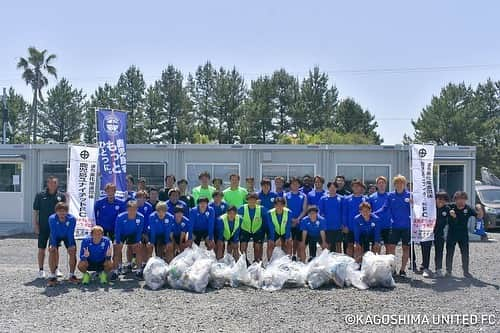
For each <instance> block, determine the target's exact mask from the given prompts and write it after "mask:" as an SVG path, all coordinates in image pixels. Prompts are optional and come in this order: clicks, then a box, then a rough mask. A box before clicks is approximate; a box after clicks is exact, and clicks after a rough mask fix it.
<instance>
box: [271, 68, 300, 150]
mask: <svg viewBox="0 0 500 333" xmlns="http://www.w3.org/2000/svg"><path fill="white" fill-rule="evenodd" d="M271 81H272V85H273V90H274V107H275V108H276V112H275V119H274V120H273V123H274V124H275V125H276V132H275V134H274V139H275V140H277V139H278V138H279V137H280V136H281V135H283V134H285V133H288V132H290V131H291V130H292V117H293V115H294V113H296V112H295V110H296V108H297V103H298V100H299V97H300V89H299V82H298V80H297V78H295V77H293V76H292V75H290V74H288V73H287V72H286V70H285V69H280V70H279V71H275V72H274V73H273V76H272V77H271Z"/></svg>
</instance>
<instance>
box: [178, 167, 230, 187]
mask: <svg viewBox="0 0 500 333" xmlns="http://www.w3.org/2000/svg"><path fill="white" fill-rule="evenodd" d="M205 171H206V172H208V173H209V174H210V178H211V179H214V178H221V179H222V181H223V187H227V186H229V176H230V175H231V174H233V173H234V174H237V175H239V174H240V164H239V163H186V179H187V181H188V183H189V188H194V187H196V186H198V185H200V183H199V181H198V176H199V175H200V173H202V172H205Z"/></svg>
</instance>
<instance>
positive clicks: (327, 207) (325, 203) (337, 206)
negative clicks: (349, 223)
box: [319, 182, 344, 253]
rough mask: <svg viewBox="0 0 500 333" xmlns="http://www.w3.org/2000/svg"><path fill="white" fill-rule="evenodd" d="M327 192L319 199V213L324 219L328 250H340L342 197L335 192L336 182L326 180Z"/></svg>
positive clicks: (339, 251) (338, 251)
mask: <svg viewBox="0 0 500 333" xmlns="http://www.w3.org/2000/svg"><path fill="white" fill-rule="evenodd" d="M327 188H328V193H327V194H326V195H325V196H323V197H322V198H321V200H320V201H319V214H320V215H321V217H323V218H324V219H325V226H326V228H325V229H326V230H325V232H326V242H327V243H328V247H329V249H330V251H335V252H337V253H341V252H342V225H343V223H342V221H343V218H344V216H343V209H344V208H343V207H344V199H343V198H342V196H340V195H339V194H337V184H336V183H335V182H328V184H327Z"/></svg>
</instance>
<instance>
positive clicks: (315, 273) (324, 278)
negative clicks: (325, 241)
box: [307, 249, 332, 289]
mask: <svg viewBox="0 0 500 333" xmlns="http://www.w3.org/2000/svg"><path fill="white" fill-rule="evenodd" d="M331 258H332V257H330V255H329V252H328V250H327V249H325V250H323V251H322V252H321V254H320V255H319V256H318V257H315V258H314V259H313V260H311V262H309V264H307V266H308V269H307V284H308V285H309V288H311V289H317V288H319V287H321V286H324V285H326V284H327V283H328V282H329V281H330V273H329V267H330V266H331V265H332V259H331Z"/></svg>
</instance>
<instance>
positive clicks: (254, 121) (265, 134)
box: [240, 76, 275, 143]
mask: <svg viewBox="0 0 500 333" xmlns="http://www.w3.org/2000/svg"><path fill="white" fill-rule="evenodd" d="M250 86H251V88H250V91H249V94H248V96H249V98H248V101H247V103H246V105H245V108H244V110H245V112H244V114H245V116H246V119H245V120H246V121H245V123H246V124H245V126H241V127H244V128H245V129H247V132H246V136H247V139H246V140H242V141H243V142H246V143H271V142H272V141H273V134H274V130H275V126H274V125H273V119H274V118H275V105H274V96H275V92H274V90H273V83H272V81H271V78H269V77H268V76H261V77H259V78H258V79H257V80H254V81H252V82H251V84H250ZM240 136H241V135H240Z"/></svg>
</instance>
